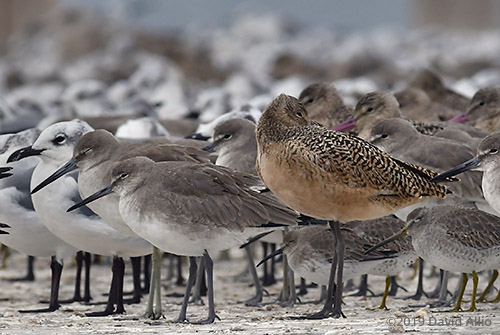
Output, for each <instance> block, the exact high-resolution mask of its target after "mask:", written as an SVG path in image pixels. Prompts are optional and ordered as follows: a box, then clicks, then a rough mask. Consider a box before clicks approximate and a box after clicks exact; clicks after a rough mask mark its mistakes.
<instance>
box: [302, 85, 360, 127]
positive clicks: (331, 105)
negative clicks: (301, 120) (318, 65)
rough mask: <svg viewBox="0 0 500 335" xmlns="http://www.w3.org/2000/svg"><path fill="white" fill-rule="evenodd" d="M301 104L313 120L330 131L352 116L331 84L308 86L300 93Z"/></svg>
mask: <svg viewBox="0 0 500 335" xmlns="http://www.w3.org/2000/svg"><path fill="white" fill-rule="evenodd" d="M299 102H300V103H301V104H303V105H304V107H305V108H306V110H307V113H308V115H309V117H310V118H311V120H314V121H317V122H319V123H320V124H322V125H323V126H325V127H327V128H329V129H331V128H332V127H334V126H336V125H338V124H340V123H342V122H344V121H345V120H347V119H348V118H349V117H350V116H351V115H352V111H351V110H350V109H349V108H348V107H347V106H346V105H345V104H344V101H343V100H342V97H341V96H340V95H339V93H338V92H337V89H336V88H335V87H334V86H333V85H332V84H329V83H315V84H311V85H309V86H307V87H306V88H305V89H304V90H303V91H302V92H301V93H300V96H299Z"/></svg>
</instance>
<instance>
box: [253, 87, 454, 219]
mask: <svg viewBox="0 0 500 335" xmlns="http://www.w3.org/2000/svg"><path fill="white" fill-rule="evenodd" d="M257 143H258V156H257V171H258V172H259V175H260V176H261V179H262V180H263V181H264V183H265V184H266V185H267V186H268V187H269V189H271V191H273V193H274V194H275V195H276V196H277V197H278V198H279V199H280V200H282V201H283V202H284V203H285V204H287V205H288V206H290V207H291V208H293V209H295V210H297V211H299V212H301V213H304V214H306V215H309V216H312V217H316V218H320V219H326V220H334V219H336V220H339V221H342V222H346V221H351V220H357V219H360V220H363V219H373V218H377V217H382V216H385V215H388V214H390V213H392V212H394V211H395V210H397V209H399V208H402V207H405V206H408V205H411V204H414V203H418V202H421V201H424V200H426V199H427V198H428V197H445V196H446V193H447V191H446V188H445V187H444V186H442V185H438V184H435V183H431V182H429V181H428V180H429V179H430V178H431V177H432V176H435V175H436V173H435V172H433V171H430V170H427V169H424V168H420V167H418V166H415V165H411V164H408V163H404V162H401V161H399V160H397V159H394V158H392V157H391V156H389V155H388V154H386V153H384V152H383V151H381V150H379V149H378V148H376V147H375V146H373V145H371V144H370V143H368V142H366V141H364V140H362V139H360V138H357V137H355V136H350V135H347V134H342V133H338V132H335V131H331V130H328V129H326V128H324V127H322V126H319V125H317V124H314V123H312V122H310V120H309V118H308V116H307V112H306V111H305V109H304V107H303V106H302V105H301V104H300V103H299V102H298V100H297V99H295V98H293V97H290V96H286V95H284V94H282V95H280V96H279V97H277V98H276V99H275V100H274V101H273V102H272V103H271V104H270V105H269V106H268V107H267V109H266V110H265V111H264V113H263V115H262V117H261V119H260V121H259V124H258V126H257Z"/></svg>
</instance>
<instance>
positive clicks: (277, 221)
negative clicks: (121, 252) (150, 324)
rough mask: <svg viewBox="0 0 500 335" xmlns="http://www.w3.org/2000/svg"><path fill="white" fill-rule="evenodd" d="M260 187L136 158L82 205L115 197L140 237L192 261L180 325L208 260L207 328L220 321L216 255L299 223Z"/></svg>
mask: <svg viewBox="0 0 500 335" xmlns="http://www.w3.org/2000/svg"><path fill="white" fill-rule="evenodd" d="M259 187H262V184H261V180H260V179H259V178H258V177H256V176H251V175H248V174H243V173H239V172H235V171H232V170H231V169H228V168H225V167H221V166H217V165H214V164H211V163H195V162H159V163H156V162H154V161H152V160H150V159H149V158H146V157H134V158H130V159H127V160H124V161H120V162H117V163H115V164H114V165H113V169H112V172H111V184H110V185H109V186H108V187H106V188H104V189H103V190H101V191H99V192H96V193H95V194H93V195H91V196H90V197H87V198H86V199H85V200H83V201H82V202H81V203H80V205H84V204H86V203H89V202H91V201H94V200H97V199H99V198H100V197H103V196H105V195H107V194H109V193H111V192H115V193H117V194H118V196H119V211H120V215H121V217H122V218H123V220H124V221H125V223H126V224H127V225H128V226H129V227H130V228H131V229H132V230H133V231H134V232H135V233H136V234H137V235H139V236H141V237H142V238H144V239H146V240H147V241H149V242H150V243H151V244H153V245H155V246H156V247H158V248H159V249H161V250H164V251H167V252H170V253H173V254H177V255H185V256H190V269H189V279H188V283H187V286H186V293H185V295H184V300H183V304H182V308H181V312H180V314H179V317H178V319H177V321H178V322H185V321H186V310H187V303H188V299H189V294H190V291H191V287H192V285H193V282H194V278H195V276H196V262H195V261H194V257H195V256H203V257H204V260H205V266H206V270H207V286H208V301H209V315H208V318H207V319H206V320H203V321H201V323H212V322H214V320H215V318H216V317H217V316H216V314H215V307H214V292H213V262H212V259H211V256H210V255H212V254H213V253H214V252H215V251H220V250H224V249H228V248H230V247H235V246H238V245H241V244H243V243H244V242H245V241H246V239H247V238H249V237H251V236H254V235H256V234H258V233H259V232H263V231H269V230H273V229H275V228H276V227H279V226H287V225H295V224H297V221H298V218H297V213H296V212H295V211H293V210H291V209H289V208H288V207H286V206H285V205H283V204H281V203H280V202H279V201H277V200H276V199H275V198H274V197H272V196H270V195H269V194H268V192H264V193H261V192H260V191H259V190H258V188H259ZM75 207H77V206H74V207H72V208H75ZM70 210H72V209H70Z"/></svg>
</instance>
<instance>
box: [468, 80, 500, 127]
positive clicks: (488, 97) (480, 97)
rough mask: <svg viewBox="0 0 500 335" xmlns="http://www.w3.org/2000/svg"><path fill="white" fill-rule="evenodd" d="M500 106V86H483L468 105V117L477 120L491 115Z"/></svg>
mask: <svg viewBox="0 0 500 335" xmlns="http://www.w3.org/2000/svg"><path fill="white" fill-rule="evenodd" d="M499 106H500V86H492V87H486V88H482V89H480V90H479V91H477V92H476V93H475V94H474V96H473V97H472V100H471V101H470V103H469V106H468V107H467V112H466V115H467V118H468V119H469V120H472V121H475V120H477V119H479V118H481V117H488V116H491V113H492V112H496V111H497V110H498V109H499Z"/></svg>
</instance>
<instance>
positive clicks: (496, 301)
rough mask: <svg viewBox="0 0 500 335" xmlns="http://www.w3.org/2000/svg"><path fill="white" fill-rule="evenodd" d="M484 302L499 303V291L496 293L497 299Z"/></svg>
mask: <svg viewBox="0 0 500 335" xmlns="http://www.w3.org/2000/svg"><path fill="white" fill-rule="evenodd" d="M486 302H495V303H499V302H500V290H499V291H498V294H497V297H496V298H495V299H493V300H486Z"/></svg>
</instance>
